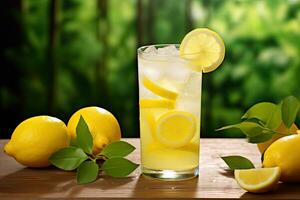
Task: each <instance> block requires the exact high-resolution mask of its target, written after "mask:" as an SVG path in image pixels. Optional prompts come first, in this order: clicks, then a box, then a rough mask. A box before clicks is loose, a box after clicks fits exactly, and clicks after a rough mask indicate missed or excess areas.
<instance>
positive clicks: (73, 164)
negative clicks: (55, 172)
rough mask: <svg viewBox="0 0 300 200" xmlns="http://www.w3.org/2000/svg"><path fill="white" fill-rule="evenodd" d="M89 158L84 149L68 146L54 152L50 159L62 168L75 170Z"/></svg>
mask: <svg viewBox="0 0 300 200" xmlns="http://www.w3.org/2000/svg"><path fill="white" fill-rule="evenodd" d="M87 158H88V156H87V155H86V154H85V153H84V152H83V151H82V149H79V148H76V147H66V148H62V149H60V150H58V151H56V152H55V153H54V154H52V155H51V156H50V158H49V161H50V163H52V164H53V165H54V166H56V167H58V168H60V169H63V170H74V169H76V168H77V167H78V166H79V165H80V164H81V163H82V162H83V161H85V160H86V159H87Z"/></svg>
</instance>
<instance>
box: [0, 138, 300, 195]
mask: <svg viewBox="0 0 300 200" xmlns="http://www.w3.org/2000/svg"><path fill="white" fill-rule="evenodd" d="M125 140H126V141H128V142H129V143H131V144H133V145H134V146H136V147H137V150H136V151H135V153H133V155H131V157H130V159H132V160H134V161H135V162H138V163H139V158H140V156H139V153H140V152H139V139H125ZM6 142H7V140H0V148H1V149H3V145H4V144H5V143H6ZM200 148H201V155H200V176H199V178H195V179H192V180H187V181H179V182H164V181H159V180H151V179H147V178H145V177H143V176H141V175H140V171H139V170H136V171H135V172H134V173H133V174H132V175H131V176H130V177H128V178H123V179H115V178H110V177H100V178H99V179H98V180H97V181H96V182H94V183H91V184H88V185H77V184H76V180H75V179H76V177H75V176H76V175H75V173H74V172H64V171H61V170H58V169H55V168H54V167H50V168H47V169H29V168H25V167H23V166H22V165H20V164H18V163H17V162H16V161H15V160H14V159H13V158H11V157H9V156H7V155H6V154H4V153H3V152H2V150H1V152H0V199H11V200H13V199H33V198H34V199H55V198H57V199H71V198H75V199H86V198H89V199H100V198H102V199H112V198H124V199H146V198H161V199H167V198H172V199H175V198H200V199H226V198H230V199H236V198H248V199H300V185H285V184H279V188H278V189H277V190H276V191H274V192H272V193H268V194H261V195H255V194H249V193H247V192H245V191H244V190H242V189H241V188H240V187H239V186H238V185H237V183H236V182H235V180H234V179H233V178H232V174H231V173H229V172H226V170H224V169H225V164H224V163H223V161H222V160H221V159H220V156H222V155H234V154H238V155H243V156H246V157H247V158H249V159H251V160H252V161H253V162H254V163H255V165H256V166H257V167H259V166H260V154H259V152H258V150H257V149H256V146H255V145H253V144H248V143H246V142H245V141H244V140H242V139H201V147H200Z"/></svg>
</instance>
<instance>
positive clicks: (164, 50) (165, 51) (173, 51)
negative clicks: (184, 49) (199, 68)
mask: <svg viewBox="0 0 300 200" xmlns="http://www.w3.org/2000/svg"><path fill="white" fill-rule="evenodd" d="M157 53H158V54H160V55H179V52H178V49H177V48H176V46H175V45H173V44H172V45H168V46H165V47H161V48H158V49H157Z"/></svg>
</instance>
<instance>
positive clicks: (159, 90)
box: [143, 77, 178, 100]
mask: <svg viewBox="0 0 300 200" xmlns="http://www.w3.org/2000/svg"><path fill="white" fill-rule="evenodd" d="M143 84H144V86H145V87H146V88H147V89H148V90H150V91H151V92H153V93H154V94H157V95H159V96H161V97H164V98H167V99H171V100H175V99H176V98H177V96H178V93H177V92H175V91H172V90H170V89H168V88H164V87H162V86H160V85H158V84H156V83H154V82H153V81H151V80H150V79H148V78H146V77H144V78H143Z"/></svg>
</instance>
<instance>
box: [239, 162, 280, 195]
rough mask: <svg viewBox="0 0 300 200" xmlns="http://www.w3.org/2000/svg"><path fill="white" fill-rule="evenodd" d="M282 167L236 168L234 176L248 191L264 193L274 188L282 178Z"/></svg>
mask: <svg viewBox="0 0 300 200" xmlns="http://www.w3.org/2000/svg"><path fill="white" fill-rule="evenodd" d="M280 172H281V170H280V168H279V167H271V168H261V169H242V170H235V171H234V177H235V180H236V181H237V182H238V184H239V185H240V186H241V187H242V188H243V189H245V190H247V191H248V192H252V193H263V192H268V191H270V190H272V189H273V188H274V187H275V186H276V185H277V183H278V181H279V178H280Z"/></svg>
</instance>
